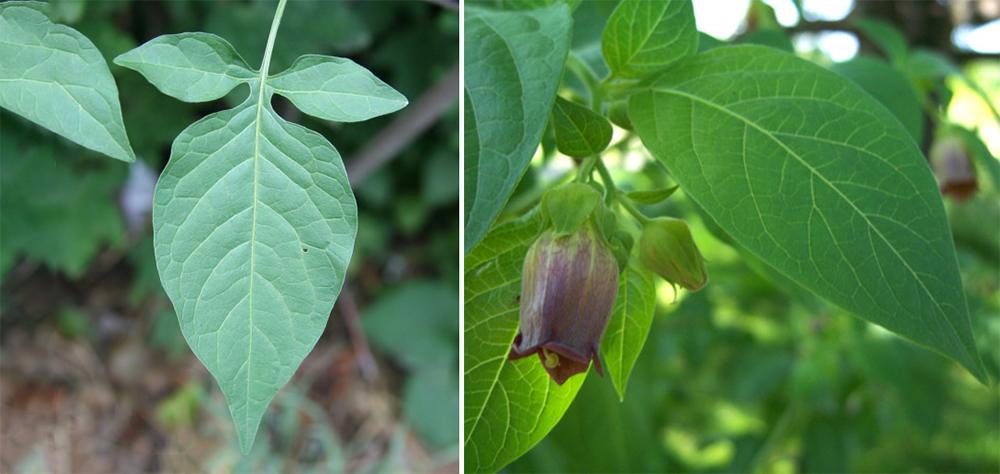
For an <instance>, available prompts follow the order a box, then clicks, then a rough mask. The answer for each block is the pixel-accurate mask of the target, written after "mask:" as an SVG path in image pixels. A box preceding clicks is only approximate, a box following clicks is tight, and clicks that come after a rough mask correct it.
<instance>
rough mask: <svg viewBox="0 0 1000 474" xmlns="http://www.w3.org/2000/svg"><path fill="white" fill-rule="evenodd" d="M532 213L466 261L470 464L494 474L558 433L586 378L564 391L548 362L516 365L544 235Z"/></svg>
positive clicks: (490, 239)
mask: <svg viewBox="0 0 1000 474" xmlns="http://www.w3.org/2000/svg"><path fill="white" fill-rule="evenodd" d="M542 228H543V219H542V218H541V215H540V213H539V212H537V211H536V212H532V213H530V214H528V215H527V216H524V217H522V218H521V219H519V220H516V221H511V222H508V223H505V224H502V225H500V226H497V227H496V228H495V229H494V230H493V231H492V232H490V234H489V235H488V236H487V237H486V239H484V240H483V242H482V243H481V244H480V245H479V246H478V247H476V248H475V250H473V251H472V252H470V253H469V254H468V255H467V256H466V260H465V269H466V270H465V306H464V307H465V419H464V426H465V442H464V446H465V467H466V470H467V471H468V472H494V471H497V470H499V469H500V468H502V467H503V466H505V465H507V464H508V463H510V462H511V461H513V460H514V459H517V458H518V457H520V456H521V455H522V454H524V453H525V452H527V451H528V450H529V449H530V448H531V447H532V446H534V445H535V444H536V443H538V442H539V441H540V440H541V439H542V438H544V437H545V435H546V434H547V433H548V432H549V431H550V430H551V429H552V427H553V426H555V424H556V423H557V422H558V421H559V419H560V418H561V417H562V414H563V413H564V412H565V411H566V409H567V408H568V407H569V405H570V403H571V402H572V401H573V398H574V397H575V396H576V393H577V391H578V390H579V389H580V385H582V383H583V380H584V379H585V377H573V378H571V379H569V380H568V381H566V383H565V384H563V385H562V386H559V385H556V383H555V382H554V381H552V379H550V378H549V376H548V374H547V373H546V372H545V369H543V368H542V365H541V363H540V361H539V360H538V359H537V358H535V357H526V358H524V359H520V360H517V361H508V360H507V354H508V352H510V347H511V343H512V342H513V341H514V336H515V334H516V333H517V325H518V309H519V302H518V295H520V293H521V267H522V264H523V263H524V255H525V253H527V251H528V247H529V246H530V245H531V243H532V242H534V240H535V239H536V238H537V237H538V235H539V234H540V233H541V232H542Z"/></svg>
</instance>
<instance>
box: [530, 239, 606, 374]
mask: <svg viewBox="0 0 1000 474" xmlns="http://www.w3.org/2000/svg"><path fill="white" fill-rule="evenodd" d="M617 293H618V264H617V262H616V261H615V257H614V255H612V254H611V250H609V249H608V247H607V245H606V244H605V243H604V241H603V240H602V239H601V237H600V236H599V235H598V234H597V232H596V231H595V230H594V228H593V226H592V225H591V224H589V223H587V224H584V225H583V226H581V227H580V228H579V229H578V230H577V231H576V232H574V233H572V234H569V235H564V236H558V235H556V233H555V232H553V231H551V230H550V231H547V232H545V233H544V234H542V235H541V236H540V237H539V238H538V240H536V241H535V243H534V244H533V245H532V246H531V248H530V249H529V250H528V254H527V256H525V258H524V272H523V276H522V280H521V318H520V328H519V329H520V331H519V332H518V334H517V337H516V338H515V339H514V344H513V346H512V347H511V350H510V358H511V359H518V358H521V357H527V356H530V355H532V354H538V358H539V359H540V360H541V361H542V366H543V367H545V370H546V371H547V372H548V373H549V376H550V377H552V379H553V380H555V381H556V383H558V384H560V385H562V384H563V382H565V381H566V379H568V378H570V377H571V376H573V375H576V374H578V373H582V372H586V371H587V368H588V367H589V366H590V362H591V361H593V362H594V366H595V368H596V369H597V372H598V373H600V374H602V375H603V371H602V370H601V363H600V361H599V360H598V358H597V354H598V349H599V348H600V346H601V338H602V337H603V336H604V329H605V328H606V327H607V325H608V319H609V318H610V317H611V310H612V307H613V306H614V302H615V296H616V295H617Z"/></svg>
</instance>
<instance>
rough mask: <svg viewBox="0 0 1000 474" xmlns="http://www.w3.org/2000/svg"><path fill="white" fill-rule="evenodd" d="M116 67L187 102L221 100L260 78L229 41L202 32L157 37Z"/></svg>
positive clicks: (120, 58)
mask: <svg viewBox="0 0 1000 474" xmlns="http://www.w3.org/2000/svg"><path fill="white" fill-rule="evenodd" d="M115 64H117V65H119V66H122V67H127V68H129V69H132V70H134V71H136V72H138V73H140V74H142V75H143V77H145V78H146V80H147V81H149V82H150V83H151V84H153V85H154V86H156V88H157V89H159V91H160V92H162V93H164V94H166V95H169V96H171V97H174V98H176V99H179V100H182V101H184V102H206V101H210V100H215V99H218V98H220V97H223V96H225V95H226V94H228V93H229V91H231V90H232V89H233V88H234V87H236V86H238V85H240V84H242V83H245V82H249V81H251V80H253V79H254V78H256V76H257V74H256V73H255V72H254V71H253V70H251V68H250V66H248V65H247V63H246V61H244V60H243V58H242V57H240V55H239V53H237V52H236V50H235V49H234V48H233V46H232V45H231V44H229V42H228V41H226V40H225V39H223V38H221V37H219V36H216V35H213V34H211V33H202V32H196V33H178V34H173V35H162V36H157V37H156V38H153V39H151V40H149V41H147V42H146V43H144V44H143V45H141V46H139V47H137V48H134V49H132V50H130V51H128V52H126V53H124V54H121V55H119V56H118V57H116V58H115Z"/></svg>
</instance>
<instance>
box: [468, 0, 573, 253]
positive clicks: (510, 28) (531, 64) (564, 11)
mask: <svg viewBox="0 0 1000 474" xmlns="http://www.w3.org/2000/svg"><path fill="white" fill-rule="evenodd" d="M571 26H572V22H571V18H570V12H569V8H568V7H567V6H566V5H563V4H558V5H554V6H551V7H547V8H542V9H537V10H527V11H500V12H494V11H488V10H482V9H476V8H469V9H468V10H467V11H466V17H465V110H466V117H465V136H466V147H465V153H466V158H467V160H469V165H471V166H468V165H467V166H466V169H465V174H466V176H465V183H466V185H465V251H466V252H468V251H469V250H470V249H472V248H473V247H474V246H475V245H476V244H477V243H478V242H479V241H480V240H481V239H482V238H483V236H485V235H486V233H487V231H489V228H490V226H491V225H493V221H494V220H496V218H497V216H498V215H499V214H500V211H501V210H502V209H503V207H504V205H505V204H506V203H507V200H508V199H509V198H510V195H511V193H512V192H513V191H514V187H515V186H516V185H517V182H518V181H519V180H520V179H521V175H522V174H524V170H525V169H526V168H527V166H528V162H529V161H531V156H532V155H533V154H534V153H535V149H536V148H538V142H539V141H540V140H541V137H542V132H543V131H544V130H545V123H546V120H547V118H548V116H549V110H551V108H552V102H553V101H554V100H555V96H556V87H557V86H558V85H559V79H560V77H561V76H562V68H563V62H564V61H565V60H566V54H567V52H568V51H569V43H570V32H571V29H572V28H571ZM470 158H471V159H470Z"/></svg>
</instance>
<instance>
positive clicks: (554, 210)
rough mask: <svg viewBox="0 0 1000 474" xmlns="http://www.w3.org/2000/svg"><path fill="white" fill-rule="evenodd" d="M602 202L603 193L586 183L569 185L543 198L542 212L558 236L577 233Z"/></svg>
mask: <svg viewBox="0 0 1000 474" xmlns="http://www.w3.org/2000/svg"><path fill="white" fill-rule="evenodd" d="M600 202H601V193H600V192H598V191H597V190H596V189H594V188H593V187H591V186H589V185H587V184H584V183H577V182H573V183H568V184H564V185H562V186H559V187H557V188H553V189H550V190H549V191H547V192H546V193H545V195H544V196H542V212H543V214H544V215H545V217H546V218H547V219H548V220H549V221H550V222H551V223H552V228H553V230H554V231H555V233H556V235H567V234H572V233H573V232H576V230H577V229H579V228H580V225H581V224H583V223H584V222H586V221H587V218H588V217H590V214H591V213H593V212H594V208H595V207H597V205H598V203H600Z"/></svg>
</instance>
